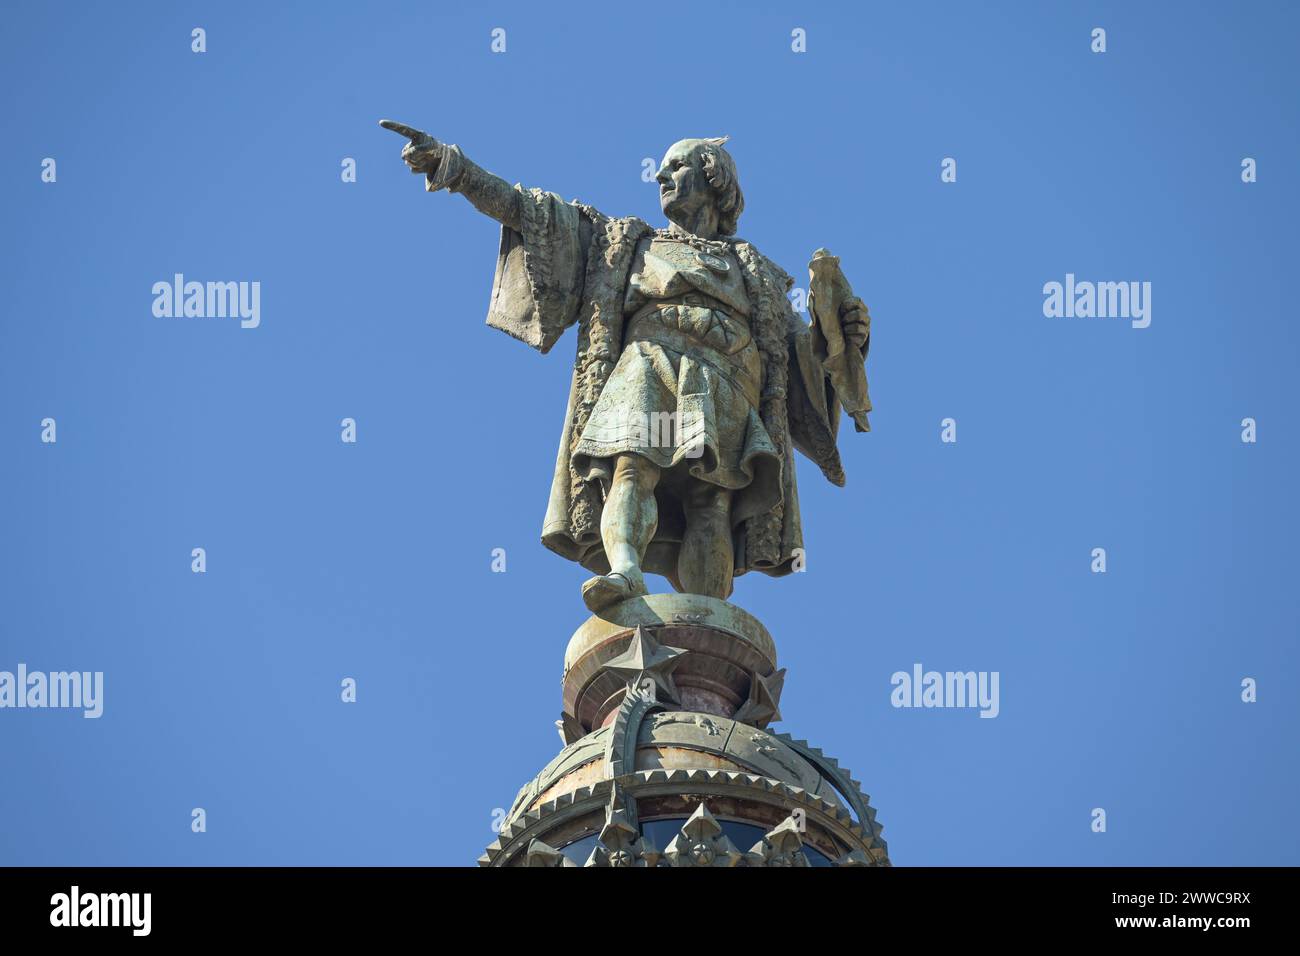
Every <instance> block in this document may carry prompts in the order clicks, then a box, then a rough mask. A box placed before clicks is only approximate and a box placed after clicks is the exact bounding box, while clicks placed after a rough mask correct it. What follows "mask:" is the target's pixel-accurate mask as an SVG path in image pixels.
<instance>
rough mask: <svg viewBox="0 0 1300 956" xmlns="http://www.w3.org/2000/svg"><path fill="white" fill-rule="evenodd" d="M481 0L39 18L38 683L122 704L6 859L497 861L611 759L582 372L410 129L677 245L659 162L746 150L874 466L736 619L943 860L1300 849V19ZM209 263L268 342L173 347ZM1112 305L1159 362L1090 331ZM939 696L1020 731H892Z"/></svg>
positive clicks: (31, 753) (29, 802)
mask: <svg viewBox="0 0 1300 956" xmlns="http://www.w3.org/2000/svg"><path fill="white" fill-rule="evenodd" d="M470 7H471V8H472V9H467V8H466V6H465V5H459V6H449V7H444V6H442V5H434V4H428V3H406V4H347V5H343V4H307V3H301V4H252V3H132V4H89V3H86V4H69V3H48V4H44V3H42V4H35V3H30V4H22V5H13V6H11V7H9V8H7V10H6V12H5V14H4V25H3V30H0V81H2V82H0V91H2V92H0V97H3V104H4V105H3V128H4V137H3V141H4V148H3V150H0V195H2V196H3V208H4V211H5V213H4V221H5V225H6V227H7V228H5V229H4V230H3V231H0V261H2V262H3V274H4V296H3V327H2V333H0V334H2V336H3V338H2V339H0V363H2V367H3V374H0V449H3V468H2V469H0V476H2V477H0V485H3V505H2V506H0V522H2V523H0V599H2V600H3V606H4V614H3V623H2V624H0V669H6V670H13V669H15V668H16V666H17V664H18V663H19V662H23V663H26V664H27V665H28V667H29V668H32V669H41V670H65V669H75V670H91V671H94V670H102V671H104V672H105V682H106V691H105V713H104V716H103V717H102V718H101V719H100V720H98V721H93V720H84V719H82V718H81V717H80V715H79V714H77V713H75V712H66V711H28V710H24V711H13V710H5V711H0V762H2V763H3V772H2V773H0V822H2V823H3V825H2V826H0V863H14V864H19V863H25V864H113V863H130V864H174V863H195V864H239V863H252V864H330V863H345V864H360V863H380V864H388V863H394V864H396V863H402V864H469V863H471V862H472V861H473V860H474V859H475V858H476V857H477V856H478V854H479V853H480V852H481V850H482V848H483V847H484V846H485V845H486V844H487V843H488V842H490V841H491V839H492V837H493V834H492V831H491V824H492V814H493V810H494V808H497V807H508V806H509V805H510V802H511V800H512V799H513V797H514V795H515V792H516V790H517V789H518V787H519V786H520V785H522V784H523V783H524V782H525V781H527V780H528V779H529V778H530V777H531V776H532V775H533V774H534V773H536V772H537V771H538V770H539V769H540V768H541V767H542V766H543V765H544V764H545V763H546V762H547V761H548V760H549V759H550V758H551V757H552V756H553V755H554V754H555V752H556V751H557V750H558V749H559V741H558V738H557V736H556V733H555V730H554V727H553V721H554V719H555V717H556V716H557V711H558V709H559V692H560V686H559V677H560V670H561V662H562V654H563V650H564V646H565V642H566V641H567V639H568V637H569V635H570V633H571V632H572V631H573V629H574V628H575V627H576V626H577V625H578V624H580V623H581V621H582V620H583V619H584V617H585V611H584V610H583V608H582V606H581V603H580V600H579V595H578V587H579V585H580V583H581V581H582V580H583V579H584V578H585V576H586V573H585V572H584V571H582V570H581V569H579V568H578V567H577V566H576V565H572V564H569V563H567V562H565V561H563V560H562V559H560V558H559V557H557V556H555V555H553V554H551V553H550V552H548V551H546V550H545V549H543V548H542V547H541V545H540V544H539V542H538V537H539V533H540V527H541V519H542V514H543V510H544V508H545V503H546V494H547V489H548V485H549V481H550V474H551V469H552V466H553V462H554V454H555V447H556V442H557V439H558V437H559V428H560V424H561V419H562V416H563V413H564V401H565V393H566V389H567V383H568V377H569V373H570V361H571V357H572V348H573V339H572V333H570V334H569V335H568V336H566V338H565V339H564V340H563V341H562V343H561V344H560V345H559V346H557V347H556V349H555V351H554V352H553V353H552V354H551V355H549V356H546V357H541V356H539V355H537V354H536V353H534V352H532V351H531V350H529V349H527V348H525V347H524V346H522V345H520V344H519V343H517V342H514V341H512V340H510V339H508V338H506V337H505V336H503V335H501V334H500V333H498V332H495V331H492V330H490V329H488V328H486V327H485V326H484V324H483V320H484V315H485V311H486V308H485V307H486V304H487V297H488V292H489V289H490V284H491V279H492V269H493V262H494V256H495V253H496V248H497V226H496V225H495V224H494V223H492V222H491V221H489V220H487V219H485V218H483V217H481V216H480V215H478V214H477V213H476V212H475V211H474V210H473V209H472V208H471V207H470V206H469V204H468V203H466V202H465V201H464V200H463V199H461V198H460V197H456V196H447V195H435V196H431V195H428V194H426V193H424V192H423V190H422V186H423V182H422V180H421V179H418V178H416V177H414V176H411V175H410V174H409V173H408V172H407V171H406V169H405V167H404V166H403V165H402V164H401V162H400V161H399V159H398V153H399V150H400V148H401V146H402V141H401V139H400V138H398V137H396V136H395V135H393V134H392V133H389V132H387V131H384V130H381V129H379V128H378V127H377V126H376V125H375V123H376V120H377V119H379V118H380V117H384V116H387V117H393V118H397V119H401V120H403V121H406V122H408V123H411V124H413V125H417V126H421V127H423V128H425V129H427V130H429V131H430V132H431V133H433V134H434V135H435V136H438V137H439V138H441V139H443V140H445V141H449V142H455V143H458V144H460V145H461V146H462V147H463V148H464V149H465V151H466V153H467V155H469V156H470V157H471V158H473V159H475V160H477V161H478V162H479V163H481V164H482V165H484V166H486V167H487V168H489V169H491V170H493V171H495V172H497V173H499V174H501V175H502V176H504V177H506V178H507V179H509V180H510V181H512V182H514V181H522V182H523V183H525V184H526V185H540V186H544V187H546V188H548V189H551V190H554V191H556V192H558V193H560V194H562V195H564V196H565V197H579V198H581V199H582V200H584V201H585V202H589V203H591V204H593V205H595V206H597V207H599V208H600V209H602V210H604V211H606V212H608V213H611V214H619V215H627V214H636V215H640V216H643V217H646V218H648V219H650V220H651V221H652V222H655V223H661V222H662V217H661V215H660V213H659V210H658V206H657V201H656V194H655V190H654V188H653V186H652V185H650V184H647V183H645V182H643V181H642V180H641V177H640V173H641V161H642V159H643V158H645V157H654V158H655V159H656V160H657V159H658V157H659V156H660V155H662V152H663V150H664V149H665V148H666V147H667V146H668V145H669V144H670V143H671V142H673V141H674V140H675V139H678V138H680V137H683V136H705V135H715V134H721V133H727V134H730V135H731V136H732V138H733V139H732V152H733V155H734V156H735V158H736V161H737V163H738V165H739V168H740V173H741V179H742V182H743V185H744V188H745V194H746V198H747V202H748V209H747V211H746V212H745V215H744V217H743V219H742V221H741V232H742V234H744V235H745V236H746V237H747V238H749V239H751V240H753V241H754V242H756V243H757V244H758V245H759V247H760V248H762V249H763V250H764V251H765V252H766V253H767V254H768V255H770V256H771V257H773V258H774V259H776V260H777V261H778V262H780V263H782V264H783V265H784V266H785V268H786V269H787V270H788V271H790V272H791V273H792V274H794V275H796V276H800V277H803V276H805V275H806V269H805V264H806V262H807V259H808V257H809V255H810V254H811V252H812V251H813V250H814V249H815V248H817V247H818V246H823V245H824V246H827V247H829V248H830V249H831V250H832V251H833V252H835V253H836V254H838V255H840V256H841V257H842V259H843V261H844V265H845V268H846V270H847V272H848V273H849V275H850V277H851V278H852V280H853V282H854V284H855V287H856V289H857V291H858V292H859V293H860V294H861V295H862V296H863V297H864V298H865V299H866V300H867V302H868V303H869V305H870V307H871V310H872V314H873V317H874V325H873V342H872V351H871V366H870V369H869V371H870V376H871V385H872V396H873V398H874V400H875V405H876V412H875V413H874V414H873V416H872V424H873V431H872V433H871V434H869V435H857V434H854V433H853V432H852V431H851V430H843V431H842V432H841V446H842V448H843V451H844V457H845V463H846V467H847V471H848V474H849V483H848V487H847V488H845V489H843V490H841V489H836V488H833V487H831V486H830V485H828V484H827V483H826V482H825V481H824V480H823V479H822V478H821V477H820V475H819V474H818V473H817V471H816V469H815V468H813V467H812V466H811V464H810V463H808V462H806V461H803V460H802V459H801V462H800V464H801V471H800V487H801V492H802V502H803V513H804V520H805V526H806V533H807V546H808V550H809V566H810V567H809V571H808V573H806V574H802V575H795V576H792V577H790V578H786V579H782V580H771V579H769V578H766V577H762V576H759V575H751V576H748V577H746V578H743V579H742V580H741V581H740V582H739V585H738V588H737V591H736V594H735V597H734V601H735V602H736V603H737V604H739V605H741V606H743V607H745V608H747V609H748V610H750V611H751V612H753V613H755V614H756V615H758V616H759V617H760V618H761V619H762V620H763V621H764V622H766V624H767V625H768V626H769V627H770V629H771V630H772V632H773V634H774V635H775V636H776V638H777V640H778V644H779V647H780V651H781V655H782V663H783V664H784V665H786V666H787V667H788V668H789V678H788V681H787V684H786V692H785V697H784V700H783V702H782V709H783V710H784V712H785V714H786V721H785V722H784V725H783V729H785V730H788V731H790V732H792V733H794V734H795V735H796V736H800V737H806V738H808V739H810V740H812V741H813V742H814V743H816V744H818V745H820V746H822V747H823V748H824V749H825V750H826V751H827V752H828V753H830V754H832V755H834V756H837V757H839V758H840V759H841V760H842V762H843V763H844V764H845V765H846V766H848V767H849V768H851V769H852V770H853V772H854V773H855V775H856V776H857V777H859V778H860V779H861V780H862V781H863V784H864V786H865V788H866V789H867V790H868V791H869V792H870V793H871V795H872V801H873V803H874V804H875V805H876V806H877V807H878V808H879V812H880V820H881V821H882V822H883V823H884V825H885V836H886V838H887V839H888V840H889V843H890V848H891V852H892V855H893V858H894V860H895V862H896V863H898V864H981V863H984V864H1265V863H1268V864H1296V863H1300V852H1298V851H1300V846H1298V842H1297V841H1298V838H1297V835H1296V834H1297V830H1296V828H1295V826H1294V821H1293V816H1294V813H1293V807H1292V804H1293V802H1294V801H1293V797H1294V792H1295V788H1296V783H1297V770H1296V758H1297V729H1298V727H1300V719H1298V718H1300V708H1298V707H1297V702H1296V697H1295V691H1296V687H1297V680H1298V678H1300V674H1297V664H1298V661H1297V651H1296V638H1297V601H1298V598H1297V594H1300V588H1297V586H1296V577H1297V570H1296V561H1295V542H1296V530H1297V496H1296V494H1295V483H1296V482H1295V471H1296V466H1297V453H1296V448H1297V434H1296V432H1297V414H1296V413H1297V401H1296V397H1297V395H1296V389H1297V386H1296V365H1297V354H1298V353H1297V332H1296V322H1295V304H1294V296H1293V294H1292V290H1293V288H1294V283H1293V275H1294V270H1295V255H1296V241H1295V236H1296V232H1295V223H1296V220H1297V213H1298V212H1300V203H1298V202H1297V176H1296V169H1297V152H1298V149H1300V138H1298V136H1297V117H1298V116H1300V113H1297V110H1296V100H1297V80H1298V78H1300V73H1298V69H1300V68H1298V67H1297V57H1296V36H1297V31H1298V29H1300V14H1297V11H1296V8H1295V7H1294V6H1292V5H1290V4H1284V3H1243V4H1229V3H1220V4H1183V3H1179V4H1173V3H1167V4H1162V3H1142V4H1128V3H1114V4H1106V3H1075V4H1064V3H1061V4H1035V3H1015V4H989V5H985V4H979V5H976V4H965V3H947V4H920V3H917V4H879V5H876V4H872V5H870V6H868V5H863V4H856V3H855V4H847V3H846V4H843V5H832V4H817V5H813V6H804V5H799V4H750V3H745V4H741V3H719V4H712V5H706V7H698V6H697V7H692V6H690V5H684V6H682V5H679V6H677V7H656V6H653V5H651V6H647V5H633V6H630V7H629V6H626V5H622V6H620V5H610V4H595V3H592V4H584V5H581V6H577V7H574V8H572V9H570V10H568V11H565V12H560V13H557V12H555V11H554V10H552V9H551V8H550V7H551V5H549V4H547V5H538V4H523V3H521V4H517V5H516V4H504V3H487V4H475V5H470ZM195 26H202V27H204V28H206V30H207V40H208V52H207V53H205V54H202V55H196V54H194V53H191V51H190V30H191V28H193V27H195ZM1095 26H1102V27H1105V28H1106V30H1107V31H1108V47H1109V49H1108V52H1106V53H1105V54H1104V55H1095V54H1093V53H1091V52H1090V50H1089V33H1090V31H1091V29H1092V28H1093V27H1095ZM494 27H503V28H505V29H506V31H507V52H506V53H505V54H503V55H494V54H493V53H491V52H490V49H489V42H490V37H489V33H490V31H491V30H492V28H494ZM795 27H803V28H805V29H806V30H807V34H808V52H807V53H806V54H803V55H796V54H794V53H792V52H791V50H790V31H791V30H792V29H793V28H795ZM47 156H48V157H54V158H55V159H56V160H57V162H58V181H57V183H55V184H53V185H50V184H44V183H42V182H41V181H40V163H41V160H42V159H43V158H44V157H47ZM946 156H951V157H955V158H956V159H957V160H958V181H957V183H955V184H943V183H941V182H940V179H939V165H940V161H941V160H942V159H943V158H944V157H946ZM1246 156H1250V157H1254V158H1256V159H1257V161H1258V168H1259V181H1258V182H1257V183H1255V184H1253V185H1245V184H1243V183H1242V182H1241V179H1240V163H1241V160H1242V158H1243V157H1246ZM343 157H354V158H355V159H356V160H357V164H358V177H359V179H358V182H356V183H355V184H345V183H343V182H341V181H340V175H339V174H340V162H341V160H342V159H343ZM175 272H183V273H184V274H185V275H186V276H187V277H190V278H194V279H199V280H250V281H251V280H257V281H260V282H261V283H262V324H261V327H260V328H258V329H255V330H242V329H240V328H239V327H238V324H237V323H236V322H235V321H233V320H212V321H205V320H188V321H187V320H177V319H159V318H155V317H154V316H153V315H152V313H151V305H152V294H151V292H150V288H151V286H152V284H153V283H154V282H156V281H159V280H169V279H170V278H171V276H172V274H173V273H175ZM1067 272H1073V273H1075V274H1076V275H1077V276H1079V277H1080V278H1081V279H1092V280H1139V281H1143V280H1145V281H1150V282H1151V283H1152V284H1153V301H1152V305H1153V312H1152V319H1153V320H1152V324H1151V327H1150V328H1148V329H1145V330H1135V329H1132V328H1130V327H1129V324H1128V322H1126V321H1122V320H1107V321H1100V320H1084V319H1048V318H1045V317H1044V316H1043V313H1042V301H1043V296H1042V287H1043V284H1044V283H1045V282H1048V281H1052V280H1056V281H1061V280H1062V279H1063V278H1064V276H1065V274H1066V273H1067ZM47 416H50V417H54V418H55V419H57V421H58V443H57V444H56V445H46V444H42V443H41V442H40V421H41V419H42V418H45V417H47ZM348 416H350V417H354V418H355V419H356V420H357V422H358V424H359V441H358V442H357V444H355V445H345V444H343V443H342V442H341V441H340V438H339V430H340V429H339V422H340V420H341V419H342V418H344V417H348ZM949 416H951V417H953V418H955V419H957V421H958V438H959V440H958V442H957V444H956V445H946V444H942V443H941V442H940V440H939V431H940V428H939V423H940V420H941V419H943V418H945V417H949ZM1246 416H1252V417H1254V418H1256V419H1257V420H1258V423H1259V442H1258V443H1257V444H1255V445H1246V444H1243V443H1242V442H1241V440H1240V430H1241V429H1240V424H1239V423H1240V421H1241V419H1242V418H1243V417H1246ZM194 547H203V548H206V549H207V554H208V571H207V573H206V574H203V575H198V574H193V573H191V571H190V551H191V549H192V548H194ZM497 547H503V548H505V549H506V550H507V554H508V568H509V570H508V572H507V573H506V574H493V573H491V571H490V555H491V550H492V549H493V548H497ZM1094 547H1104V548H1106V549H1107V551H1108V555H1109V571H1108V573H1106V574H1104V575H1097V574H1092V573H1090V570H1089V564H1090V552H1091V550H1092V549H1093V548H1094ZM656 580H657V579H656ZM659 583H660V584H661V585H662V582H659ZM662 586H664V587H666V585H662ZM914 662H921V663H922V664H923V665H924V666H925V667H926V668H927V669H930V668H933V669H938V670H968V669H970V670H986V671H994V670H996V671H999V672H1000V673H1001V715H1000V716H999V717H998V718H997V719H996V720H981V719H979V718H978V717H977V716H976V714H975V712H974V711H969V710H919V711H918V710H895V709H893V708H892V707H891V706H890V703H889V694H890V689H891V688H890V684H889V678H890V675H891V674H892V673H893V672H894V671H896V670H908V669H910V668H911V666H912V664H913V663H914ZM347 676H351V677H355V678H356V680H357V681H358V685H359V695H358V696H359V700H358V702H357V703H356V704H355V705H344V704H343V703H341V702H340V700H339V682H340V680H341V679H342V678H344V677H347ZM1248 676H1249V677H1254V678H1256V679H1257V680H1258V682H1259V702H1258V703H1256V704H1253V705H1247V704H1244V703H1242V702H1241V700H1240V682H1241V680H1242V678H1243V677H1248ZM194 807H203V808H205V809H206V810H207V813H208V832H207V833H205V834H194V833H192V832H191V830H190V811H191V809H192V808H194ZM1094 807H1103V808H1105V809H1106V811H1107V813H1108V823H1109V827H1108V832H1106V833H1105V834H1095V833H1093V832H1091V829H1090V822H1091V818H1090V811H1091V810H1092V808H1094Z"/></svg>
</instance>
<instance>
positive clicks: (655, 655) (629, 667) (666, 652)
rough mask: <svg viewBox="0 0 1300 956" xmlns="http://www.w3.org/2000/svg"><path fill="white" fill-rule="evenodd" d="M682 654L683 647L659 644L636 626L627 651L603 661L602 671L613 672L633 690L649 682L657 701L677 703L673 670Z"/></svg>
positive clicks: (684, 651)
mask: <svg viewBox="0 0 1300 956" xmlns="http://www.w3.org/2000/svg"><path fill="white" fill-rule="evenodd" d="M685 653H686V650H685V648H681V647H668V646H666V645H664V644H660V643H659V642H658V641H656V640H655V639H654V638H653V637H651V636H650V635H649V634H647V633H646V632H645V631H644V630H643V629H642V627H641V625H640V624H638V625H637V627H636V630H635V631H634V632H633V633H632V639H631V641H629V642H628V646H627V650H625V651H624V652H623V653H622V654H619V655H618V656H617V657H614V658H611V659H610V660H608V661H606V663H605V670H608V671H612V672H613V673H614V674H616V675H617V676H618V677H620V678H622V679H623V680H625V681H626V682H627V683H628V685H629V686H630V687H634V688H644V685H645V682H646V681H647V680H648V681H650V682H651V684H652V688H651V689H652V690H653V693H654V696H655V699H656V700H667V701H671V702H672V703H674V704H680V703H681V698H680V697H679V696H678V693H677V685H676V684H675V683H673V671H674V670H675V669H676V667H677V665H678V664H680V663H681V661H682V655H683V654H685Z"/></svg>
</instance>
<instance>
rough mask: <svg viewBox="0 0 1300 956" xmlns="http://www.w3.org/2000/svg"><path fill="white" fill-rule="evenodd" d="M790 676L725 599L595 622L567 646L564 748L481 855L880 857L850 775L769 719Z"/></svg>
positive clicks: (702, 861) (776, 859) (769, 643)
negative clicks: (776, 729) (773, 726)
mask: <svg viewBox="0 0 1300 956" xmlns="http://www.w3.org/2000/svg"><path fill="white" fill-rule="evenodd" d="M784 675H785V672H784V670H781V669H778V667H777V659H776V645H775V642H774V641H773V640H772V637H771V635H770V634H768V632H767V629H766V628H764V627H763V625H762V624H760V623H759V622H758V621H757V620H756V619H755V618H754V617H752V616H751V615H749V614H748V613H746V612H745V611H743V610H741V609H740V608H738V607H736V606H734V605H732V604H728V603H727V602H725V601H720V600H716V599H713V598H706V597H701V596H698V595H690V594H656V595H649V596H647V597H644V598H636V599H633V600H631V601H626V602H624V603H622V604H620V605H617V606H615V607H614V608H611V609H608V610H607V611H605V612H602V613H601V614H600V615H598V616H593V617H591V618H589V619H588V620H587V621H586V622H585V623H584V624H583V625H582V626H581V627H580V628H578V630H577V632H576V633H575V634H574V635H573V638H572V639H571V640H570V641H569V647H568V650H567V652H566V654H565V661H564V681H563V705H564V711H563V713H562V715H561V719H560V720H559V721H557V727H558V728H559V729H560V734H561V737H562V738H563V740H564V743H565V747H564V749H563V750H562V751H561V752H560V753H559V755H558V756H557V757H556V758H555V759H554V760H552V761H551V762H550V764H548V765H547V766H546V768H545V769H543V770H542V772H541V773H540V774H538V775H537V777H535V778H534V779H533V780H531V781H530V782H529V783H528V784H527V785H525V786H524V788H523V789H522V790H520V792H519V796H518V797H517V798H516V799H515V802H514V805H513V806H512V807H511V810H510V813H509V815H508V816H507V818H506V821H505V823H504V825H503V826H502V829H501V832H500V835H499V837H498V839H497V840H496V841H495V842H494V843H493V844H492V846H490V847H488V850H487V852H486V853H485V854H484V855H483V856H482V857H481V858H480V860H479V863H480V865H483V866H561V867H562V866H583V865H586V866H818V865H820V866H831V865H840V866H881V865H888V864H889V858H888V853H887V848H886V845H885V843H884V841H883V840H882V839H881V838H880V830H881V827H880V825H879V824H878V823H876V819H875V811H874V810H873V809H872V808H871V806H870V804H869V803H868V800H867V797H866V795H865V794H863V793H862V790H861V788H860V786H859V785H858V783H857V782H856V781H855V780H853V779H852V777H851V776H850V775H849V774H848V773H847V772H846V771H845V770H843V769H842V768H841V767H840V766H839V765H838V763H836V761H834V760H833V759H831V758H828V757H827V756H825V755H824V754H823V753H822V752H821V751H820V750H818V749H817V748H815V747H812V746H810V745H809V744H808V743H806V742H805V741H802V740H797V739H795V738H793V737H791V736H789V735H787V734H781V733H773V732H771V731H769V730H768V729H767V726H768V724H769V723H771V722H773V721H775V720H780V712H779V709H778V705H779V701H780V694H781V687H782V683H783V681H784Z"/></svg>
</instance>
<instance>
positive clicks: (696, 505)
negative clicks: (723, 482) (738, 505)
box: [684, 482, 731, 515]
mask: <svg viewBox="0 0 1300 956" xmlns="http://www.w3.org/2000/svg"><path fill="white" fill-rule="evenodd" d="M684 504H685V506H686V509H687V510H688V511H692V512H695V513H697V514H708V515H726V514H728V513H729V512H730V511H731V491H730V490H729V489H727V488H719V487H718V486H717V485H709V484H704V483H703V482H701V483H700V484H698V485H696V486H695V487H693V488H692V489H691V490H690V491H688V492H687V493H686V500H685V502H684Z"/></svg>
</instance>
